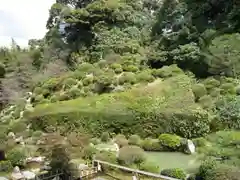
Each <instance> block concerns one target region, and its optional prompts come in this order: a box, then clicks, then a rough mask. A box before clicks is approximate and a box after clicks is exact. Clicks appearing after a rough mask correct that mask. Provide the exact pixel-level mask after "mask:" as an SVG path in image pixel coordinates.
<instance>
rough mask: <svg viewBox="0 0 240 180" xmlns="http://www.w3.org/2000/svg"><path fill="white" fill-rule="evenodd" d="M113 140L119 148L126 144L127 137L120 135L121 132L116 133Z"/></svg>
mask: <svg viewBox="0 0 240 180" xmlns="http://www.w3.org/2000/svg"><path fill="white" fill-rule="evenodd" d="M115 142H116V143H117V144H118V146H119V147H120V148H122V147H124V146H127V145H128V140H127V138H126V137H125V136H124V135H122V134H118V135H117V136H116V137H115Z"/></svg>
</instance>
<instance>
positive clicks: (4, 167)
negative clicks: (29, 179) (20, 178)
mask: <svg viewBox="0 0 240 180" xmlns="http://www.w3.org/2000/svg"><path fill="white" fill-rule="evenodd" d="M12 169H13V166H12V164H11V161H0V172H10V171H12Z"/></svg>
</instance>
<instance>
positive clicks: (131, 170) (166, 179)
mask: <svg viewBox="0 0 240 180" xmlns="http://www.w3.org/2000/svg"><path fill="white" fill-rule="evenodd" d="M96 163H97V164H104V165H108V166H111V167H115V168H118V169H121V170H124V171H129V172H133V173H136V174H142V175H145V176H150V177H155V178H161V179H163V180H179V179H176V178H172V177H168V176H163V175H161V174H155V173H150V172H146V171H141V170H138V169H132V168H128V167H125V166H120V165H117V164H112V163H109V162H105V161H100V160H93V165H94V164H96Z"/></svg>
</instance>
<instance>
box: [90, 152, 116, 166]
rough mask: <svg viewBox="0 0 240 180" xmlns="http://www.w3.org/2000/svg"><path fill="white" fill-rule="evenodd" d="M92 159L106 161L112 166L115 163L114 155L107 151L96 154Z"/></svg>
mask: <svg viewBox="0 0 240 180" xmlns="http://www.w3.org/2000/svg"><path fill="white" fill-rule="evenodd" d="M94 157H95V159H97V160H100V161H107V162H109V163H113V164H116V163H117V158H116V154H115V153H112V152H108V151H103V152H98V153H96V155H95V156H94Z"/></svg>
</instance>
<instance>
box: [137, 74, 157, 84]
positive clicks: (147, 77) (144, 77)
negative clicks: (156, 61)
mask: <svg viewBox="0 0 240 180" xmlns="http://www.w3.org/2000/svg"><path fill="white" fill-rule="evenodd" d="M136 78H137V81H138V82H152V81H154V77H153V76H152V72H151V71H142V72H140V73H138V74H137V75H136Z"/></svg>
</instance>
